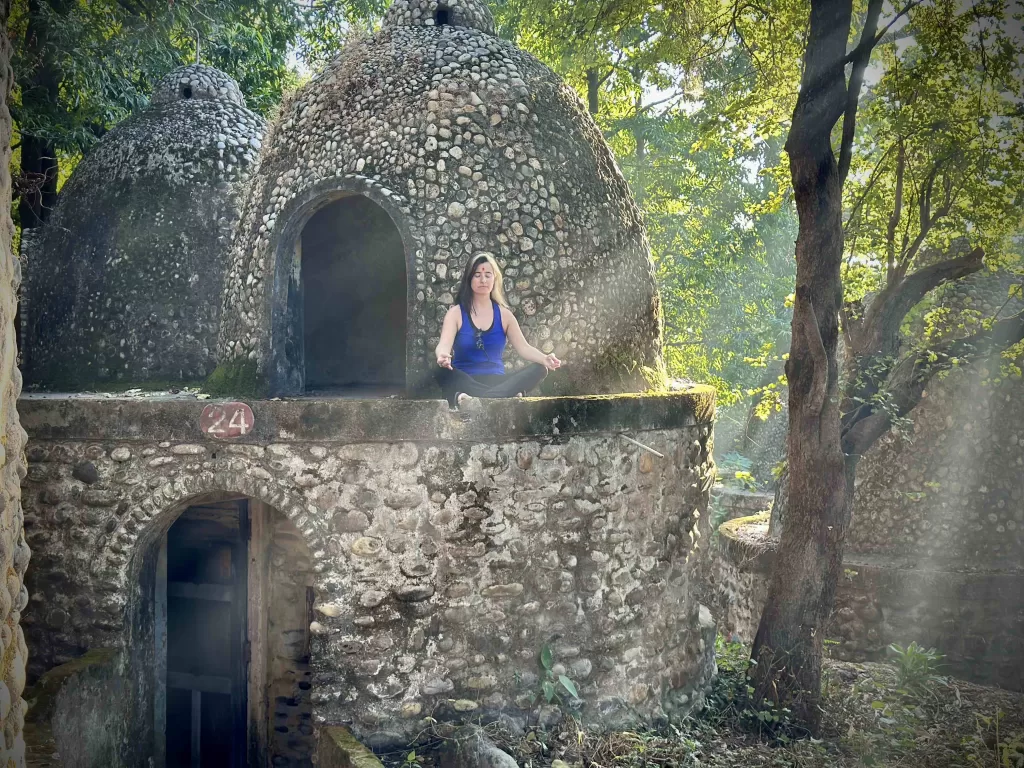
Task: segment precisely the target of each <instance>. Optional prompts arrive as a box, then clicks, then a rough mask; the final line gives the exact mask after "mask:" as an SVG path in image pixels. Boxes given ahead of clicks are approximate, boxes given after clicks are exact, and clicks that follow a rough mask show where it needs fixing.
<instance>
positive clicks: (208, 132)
mask: <svg viewBox="0 0 1024 768" xmlns="http://www.w3.org/2000/svg"><path fill="white" fill-rule="evenodd" d="M264 129H265V123H264V121H263V119H262V118H261V117H260V116H259V115H257V114H255V113H253V112H251V111H249V110H248V109H246V107H245V100H244V99H243V98H242V95H241V93H240V92H239V90H238V86H237V85H236V84H235V82H234V81H233V80H232V79H231V78H230V77H228V76H227V75H225V74H224V73H222V72H219V71H217V70H215V69H211V68H210V67H205V66H202V65H199V64H195V65H192V66H188V67H182V68H180V69H176V70H174V71H173V72H171V73H170V74H169V75H167V76H166V77H165V78H164V79H163V80H162V81H161V82H160V83H159V84H158V85H157V86H156V88H155V90H154V93H153V97H152V101H151V104H150V106H149V107H148V108H146V109H144V110H142V111H141V112H139V113H138V114H136V115H133V116H132V117H131V118H129V119H128V120H125V121H124V122H123V123H121V124H120V125H118V126H117V127H116V128H114V129H113V130H112V131H110V133H108V134H107V135H106V136H104V137H103V138H102V139H101V140H100V142H99V143H98V144H97V145H96V146H95V147H94V148H93V149H92V151H90V152H89V154H88V155H86V156H85V158H84V159H83V160H82V162H81V163H79V164H78V166H77V167H76V169H75V171H74V173H73V174H72V176H71V178H70V179H69V180H68V182H67V184H65V185H64V188H63V189H62V190H61V194H60V197H59V200H58V203H57V207H56V209H55V210H54V211H53V213H52V215H51V217H50V219H49V220H48V222H47V223H46V224H45V225H44V226H43V227H41V228H39V229H36V230H26V231H25V232H23V236H22V255H23V258H24V260H25V262H26V264H27V270H28V272H27V279H26V288H25V291H24V292H23V302H22V321H23V334H24V335H23V340H24V345H23V346H24V349H23V353H24V358H25V363H26V366H25V367H26V377H27V380H28V382H29V384H31V385H38V386H39V387H41V388H44V389H49V390H57V391H72V392H73V391H81V390H83V389H89V388H92V387H94V386H102V385H109V384H117V383H120V384H121V385H123V386H127V385H135V384H145V383H147V382H151V383H152V382H159V383H165V382H175V383H179V384H180V383H185V382H196V381H202V380H203V379H205V378H206V376H208V375H209V374H210V372H211V371H212V370H213V369H214V366H215V352H216V341H217V332H218V329H219V326H220V308H221V304H220V300H221V295H222V293H223V286H224V273H225V271H226V269H227V261H228V249H229V246H230V240H231V236H232V233H233V232H234V228H235V226H236V224H237V221H238V215H239V213H238V209H239V207H240V204H241V201H240V195H241V192H242V186H243V182H244V181H245V179H246V177H247V175H248V174H249V171H250V170H251V169H252V167H253V165H254V163H255V160H256V157H257V155H258V153H259V149H260V146H261V139H262V136H263V132H264Z"/></svg>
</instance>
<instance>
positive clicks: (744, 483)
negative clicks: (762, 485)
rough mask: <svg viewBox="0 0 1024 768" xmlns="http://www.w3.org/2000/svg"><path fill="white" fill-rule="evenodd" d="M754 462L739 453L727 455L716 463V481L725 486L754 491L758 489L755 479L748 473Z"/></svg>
mask: <svg viewBox="0 0 1024 768" xmlns="http://www.w3.org/2000/svg"><path fill="white" fill-rule="evenodd" d="M753 465H754V462H753V461H751V460H750V459H748V458H747V457H746V456H743V455H741V454H739V453H735V452H732V453H727V454H725V455H724V456H722V458H721V459H720V460H719V461H718V464H717V467H716V469H717V470H718V479H719V480H720V481H721V482H722V483H724V484H725V485H729V486H732V487H734V488H742V489H743V490H746V491H756V490H758V488H759V484H758V482H757V478H755V477H754V475H753V474H751V472H750V468H751V467H752V466H753Z"/></svg>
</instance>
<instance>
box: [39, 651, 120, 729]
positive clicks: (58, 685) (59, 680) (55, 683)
mask: <svg viewBox="0 0 1024 768" xmlns="http://www.w3.org/2000/svg"><path fill="white" fill-rule="evenodd" d="M116 657H117V651H115V650H113V649H111V648H94V649H92V650H90V651H86V653H85V654H84V655H82V656H79V657H78V658H77V659H73V660H72V661H69V662H68V663H67V664H61V665H60V666H59V667H54V668H53V669H51V670H50V671H49V672H47V673H46V674H45V675H43V676H42V677H40V678H39V681H38V682H37V683H36V684H35V685H34V686H33V687H32V689H31V690H30V691H27V692H26V694H25V700H26V701H27V702H28V707H29V709H28V716H27V718H26V719H27V720H29V721H31V722H33V723H43V722H46V721H48V720H49V719H50V717H51V716H52V715H53V709H54V706H56V703H57V695H58V694H59V693H60V691H61V689H62V688H63V687H64V684H65V683H66V682H67V681H68V680H69V679H71V678H72V677H74V676H75V675H79V674H81V673H83V672H85V671H86V670H89V669H92V668H94V667H100V666H105V665H108V664H112V663H113V662H114V659H115V658H116Z"/></svg>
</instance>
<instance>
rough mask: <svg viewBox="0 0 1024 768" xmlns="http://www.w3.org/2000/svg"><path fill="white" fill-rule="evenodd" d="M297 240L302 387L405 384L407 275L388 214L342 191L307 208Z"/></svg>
mask: <svg viewBox="0 0 1024 768" xmlns="http://www.w3.org/2000/svg"><path fill="white" fill-rule="evenodd" d="M297 247H298V251H299V262H300V272H301V276H300V279H301V286H302V287H301V295H302V346H303V359H304V363H305V365H304V368H305V376H304V378H305V390H306V392H319V393H324V392H330V393H339V394H354V395H370V396H379V395H386V394H392V393H394V392H398V391H402V390H404V388H405V384H406V382H405V365H406V338H407V325H406V315H407V306H408V295H407V294H408V289H407V285H408V279H407V275H406V262H405V249H404V246H403V243H402V236H401V233H400V232H399V231H398V228H397V227H396V226H395V224H394V222H393V221H392V220H391V217H390V216H389V215H388V213H387V212H386V211H385V210H384V209H383V208H381V207H380V206H379V205H377V204H376V203H374V202H373V201H371V200H370V199H369V198H367V197H364V196H362V195H349V196H346V197H342V198H340V199H338V200H334V201H333V202H331V203H328V204H327V205H326V206H324V207H323V208H321V209H320V210H318V211H317V212H316V213H315V214H313V216H312V217H311V218H310V219H309V221H308V222H307V223H306V225H305V227H303V229H302V233H301V236H300V241H299V243H298V244H297Z"/></svg>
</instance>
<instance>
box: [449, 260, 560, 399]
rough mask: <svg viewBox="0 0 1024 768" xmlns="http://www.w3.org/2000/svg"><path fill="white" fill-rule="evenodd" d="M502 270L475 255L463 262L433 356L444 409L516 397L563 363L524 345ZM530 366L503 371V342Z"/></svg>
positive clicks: (493, 262) (494, 262) (490, 261)
mask: <svg viewBox="0 0 1024 768" xmlns="http://www.w3.org/2000/svg"><path fill="white" fill-rule="evenodd" d="M501 282H502V281H501V270H500V269H499V268H498V264H497V262H496V261H495V260H494V257H493V256H491V254H489V253H480V254H477V255H476V256H474V257H472V258H471V259H470V260H469V263H467V264H466V269H465V270H464V271H463V273H462V280H460V281H459V292H458V295H457V296H456V304H455V306H453V307H451V308H449V310H448V311H447V312H446V313H445V316H444V323H443V325H442V326H441V340H440V341H439V342H438V343H437V348H436V349H435V350H434V351H435V352H436V354H437V365H438V366H439V369H438V371H437V382H438V383H439V384H440V385H441V391H442V392H444V396H445V399H447V400H448V405H450V406H451V407H452V408H460V409H462V410H472V409H474V407H475V406H476V405H478V403H477V402H476V401H475V400H474V398H477V397H518V396H521V395H523V394H525V393H526V392H529V391H530V390H531V389H533V388H534V387H535V386H537V385H538V384H540V382H541V381H543V379H544V377H545V376H547V374H548V371H553V370H555V369H556V368H558V367H559V366H561V364H562V362H561V361H560V360H559V359H558V358H557V357H555V356H554V355H545V354H544V353H543V352H541V351H540V350H539V349H537V348H536V347H534V346H531V345H530V344H529V343H527V341H526V338H525V337H524V336H523V331H522V329H520V327H519V321H517V320H516V317H515V315H513V314H512V310H510V309H509V308H508V302H507V301H505V292H504V290H502V284H501ZM506 340H507V341H509V342H511V343H512V348H513V349H514V350H515V351H516V352H517V353H519V356H520V357H521V358H523V359H524V360H526V361H527V362H529V363H531V365H528V366H526V367H525V368H523V369H522V370H520V371H516V372H515V373H505V363H504V362H503V361H502V354H503V353H504V351H505V342H506Z"/></svg>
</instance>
